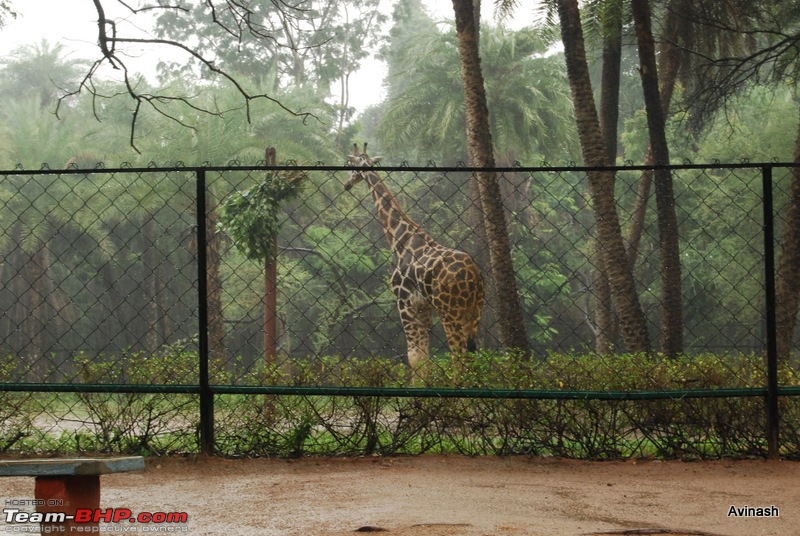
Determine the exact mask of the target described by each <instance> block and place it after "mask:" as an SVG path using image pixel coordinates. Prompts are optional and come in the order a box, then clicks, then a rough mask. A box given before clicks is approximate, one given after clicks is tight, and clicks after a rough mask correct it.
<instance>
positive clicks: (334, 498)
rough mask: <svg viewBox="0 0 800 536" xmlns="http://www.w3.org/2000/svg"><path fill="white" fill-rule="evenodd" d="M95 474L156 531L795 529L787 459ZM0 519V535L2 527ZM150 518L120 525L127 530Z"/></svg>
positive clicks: (334, 534) (794, 466)
mask: <svg viewBox="0 0 800 536" xmlns="http://www.w3.org/2000/svg"><path fill="white" fill-rule="evenodd" d="M101 482H102V498H101V506H102V507H103V508H130V509H131V510H132V511H133V512H135V513H137V512H159V511H160V512H187V513H188V514H189V520H188V523H186V524H185V525H179V524H172V525H162V526H161V527H160V528H159V530H160V531H161V532H167V529H170V530H169V532H188V533H191V534H238V535H256V534H259V535H275V536H290V535H291V536H293V535H304V536H306V535H311V536H316V535H320V536H322V535H325V536H342V535H346V534H348V535H355V534H358V533H360V532H381V533H385V534H387V535H389V536H417V535H426V536H427V535H431V536H440V535H459V536H460V535H464V536H473V535H498V536H502V535H510V536H515V535H543V536H551V535H594V534H672V535H688V534H712V535H725V536H753V535H781V536H793V535H798V534H800V486H798V482H800V463H796V462H786V461H780V462H768V461H760V460H753V461H715V462H658V461H637V462H633V461H627V462H580V461H570V460H559V459H540V458H525V457H513V458H494V457H492V458H465V457H458V456H420V457H413V458H412V457H408V458H404V457H401V458H381V457H369V458H350V459H315V458H310V459H308V458H307V459H301V460H274V459H272V460H270V459H258V460H226V459H215V458H187V459H159V458H155V459H149V460H147V467H146V469H145V470H144V471H140V472H133V473H120V474H114V475H106V476H103V477H102V480H101ZM32 496H33V479H32V478H21V477H14V478H2V479H0V501H4V502H5V500H7V499H9V498H12V499H19V498H26V497H32ZM6 504H9V503H6ZM772 505H774V506H776V507H777V508H778V509H779V510H778V512H779V517H771V518H754V517H749V518H742V517H733V516H729V515H728V513H729V510H730V507H731V506H734V507H738V508H742V507H745V506H750V507H769V506H772ZM2 523H3V520H2V519H0V532H4V533H11V532H12V529H11V528H10V527H11V526H10V525H6V526H5V527H3V526H2ZM105 527H106V528H107V529H109V530H108V532H111V531H112V530H113V529H114V527H113V526H105ZM154 527H155V526H154V525H131V526H130V527H129V526H128V525H124V526H120V528H125V529H126V531H132V530H134V529H135V530H136V531H137V532H148V531H151V530H149V529H153V528H154ZM648 529H649V530H648ZM656 529H659V530H656ZM117 532H118V531H117Z"/></svg>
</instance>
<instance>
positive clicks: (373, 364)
mask: <svg viewBox="0 0 800 536" xmlns="http://www.w3.org/2000/svg"><path fill="white" fill-rule="evenodd" d="M75 360H76V362H77V363H78V364H79V365H80V366H81V367H82V370H83V374H84V379H85V381H92V382H108V381H121V378H123V377H124V378H125V379H127V380H128V381H129V382H140V383H146V382H147V381H148V380H149V381H152V382H167V381H169V380H171V379H172V380H175V381H181V382H182V381H193V378H196V374H197V370H196V354H195V353H194V352H186V351H184V350H181V349H178V348H175V349H173V350H171V351H169V352H168V353H165V354H164V355H163V356H154V355H144V354H126V355H124V356H118V357H117V358H116V359H113V358H112V357H111V356H108V357H107V358H106V359H103V360H91V361H90V360H87V359H86V358H85V357H83V356H77V357H76V358H75ZM779 375H780V382H781V385H782V386H795V387H797V386H800V369H798V368H797V366H796V365H788V364H784V365H782V367H781V369H780V374H779ZM764 376H765V374H764V368H763V360H762V358H761V357H760V356H755V355H752V356H744V355H742V356H727V357H720V356H716V355H711V354H708V355H702V356H698V357H687V356H682V357H679V358H677V359H668V358H664V357H660V356H656V357H648V356H644V355H619V356H614V357H603V358H600V357H598V356H596V355H556V354H553V355H548V356H546V357H544V358H542V359H539V360H534V361H526V360H524V359H520V358H519V356H515V355H511V354H502V353H491V352H482V353H479V354H477V355H474V356H472V357H471V358H470V359H467V360H465V361H462V362H453V361H451V360H449V359H444V358H436V359H435V361H434V366H433V367H431V370H430V376H429V378H428V380H427V382H426V384H427V385H428V386H430V387H438V388H440V389H449V388H452V387H467V388H469V387H473V388H481V389H524V390H539V391H542V393H543V394H544V395H546V396H547V395H551V396H556V398H554V399H516V398H514V396H513V394H512V395H510V396H509V398H499V399H495V398H484V399H481V398H476V399H463V398H442V397H431V398H397V397H388V396H387V397H361V396H338V397H331V396H301V395H288V396H272V395H269V396H268V395H218V396H217V397H215V423H216V424H215V434H216V440H217V443H216V449H217V452H218V453H219V454H223V455H258V456H287V457H291V456H301V455H354V454H420V453H426V452H433V453H459V454H467V455H477V454H497V455H510V454H529V455H545V456H562V457H570V458H585V459H619V458H631V457H634V458H636V457H658V458H665V459H671V458H680V459H698V458H699V459H705V458H720V457H730V456H732V457H741V456H764V455H765V452H766V444H765V439H764V426H765V424H764V407H763V401H762V400H761V398H760V397H753V398H698V399H692V398H682V397H678V393H677V391H676V390H679V389H711V390H715V389H724V388H744V387H752V388H762V387H763V386H764V383H765V377H764ZM251 379H254V380H256V381H257V382H259V383H261V382H265V383H266V384H267V385H271V384H275V385H295V386H347V387H385V388H400V389H402V388H404V387H409V386H411V385H412V384H411V383H410V374H409V370H408V368H407V366H406V365H405V364H404V363H402V362H398V361H397V360H390V359H381V358H375V359H368V360H358V359H345V358H338V357H325V358H318V359H305V360H295V361H293V362H292V364H291V368H290V369H287V368H286V367H279V366H277V365H276V366H275V367H273V369H271V370H265V371H263V372H261V373H259V374H256V375H253V376H252V378H251ZM223 381H227V380H225V379H223ZM414 386H417V385H414ZM662 390H665V391H674V392H676V396H675V397H673V398H665V399H661V400H632V401H622V400H597V399H593V397H592V396H591V395H589V392H597V391H615V392H633V391H662ZM575 391H577V393H575ZM559 393H564V394H570V396H571V398H565V399H562V398H558V397H557V395H558V394H559ZM581 393H583V394H581ZM26 396H27V397H28V399H29V401H28V403H26V404H22V405H16V406H14V408H15V410H17V411H18V412H22V413H23V414H24V416H23V420H25V419H27V421H26V422H27V424H25V425H24V426H22V427H18V428H17V429H16V431H15V430H11V429H10V428H9V427H7V426H4V427H2V428H0V446H4V448H5V449H8V450H10V451H14V452H25V453H34V452H57V453H71V452H93V451H102V452H130V453H139V454H148V455H153V454H164V453H170V452H197V451H198V445H197V442H196V441H197V437H196V435H195V430H196V427H197V425H198V413H197V400H196V398H195V397H194V396H189V395H154V394H114V393H96V394H77V395H68V396H65V397H60V398H54V396H53V395H52V394H49V393H39V394H26ZM798 402H799V401H798V400H796V398H791V397H786V398H783V399H782V400H781V411H782V432H781V439H782V445H783V454H784V455H785V456H787V457H798V456H800V429H799V428H798V426H797V423H798V422H800V403H798ZM40 406H42V407H48V408H50V411H51V412H52V414H54V415H56V414H58V415H62V417H61V419H63V420H66V421H71V422H82V423H83V426H82V427H79V428H72V429H64V428H52V429H51V430H50V431H48V430H47V429H46V428H41V425H36V426H34V425H33V423H32V417H33V415H35V414H36V413H38V412H39V411H41V410H40ZM3 407H5V406H0V408H3ZM0 411H2V410H1V409H0ZM20 430H22V431H23V433H20Z"/></svg>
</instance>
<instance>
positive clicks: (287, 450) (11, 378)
mask: <svg viewBox="0 0 800 536" xmlns="http://www.w3.org/2000/svg"><path fill="white" fill-rule="evenodd" d="M771 169H772V170H773V184H774V188H775V208H774V214H775V217H776V219H775V233H776V243H777V244H780V243H781V240H782V234H783V232H784V226H785V225H784V224H785V220H784V218H785V214H786V205H787V203H788V197H789V196H788V193H789V188H790V183H791V180H792V168H791V167H788V166H775V167H774V168H771ZM670 171H671V174H672V178H673V181H674V189H675V197H676V199H675V211H676V214H677V219H678V234H679V239H680V267H679V269H680V271H681V296H682V304H681V306H682V307H681V311H682V318H683V323H684V325H683V338H684V346H683V349H682V350H683V351H682V353H681V355H680V356H678V357H665V356H662V355H658V354H654V355H645V354H631V353H626V348H625V343H624V341H623V339H622V336H621V335H620V330H619V326H618V322H614V321H612V322H611V323H610V324H607V325H606V328H605V330H606V331H603V328H601V327H599V326H598V322H597V310H598V308H599V307H600V305H599V304H600V301H601V300H600V299H599V298H598V292H599V285H600V284H602V278H600V277H598V274H601V273H602V272H601V271H600V270H599V269H598V262H597V259H598V257H597V253H596V243H595V240H594V237H595V234H596V233H595V231H596V229H595V221H596V218H595V214H594V211H593V206H592V201H591V198H590V196H589V192H588V189H587V187H586V181H587V178H586V177H587V170H585V169H579V168H574V169H571V168H513V169H503V170H497V179H498V181H499V184H500V192H501V195H502V202H503V206H504V208H505V216H506V222H507V227H508V236H509V239H510V245H511V257H512V261H513V266H514V271H515V274H516V285H517V288H518V293H519V298H520V303H521V307H522V311H523V320H524V329H525V333H526V336H527V339H528V340H529V341H530V345H531V352H530V355H521V354H519V353H516V352H513V351H506V350H505V349H504V348H503V342H502V335H501V331H500V329H499V322H500V321H501V320H503V319H502V318H500V313H499V312H498V298H497V295H498V291H497V288H496V287H495V285H494V282H493V279H492V277H491V273H492V272H491V263H490V256H489V250H490V247H489V244H488V242H487V240H486V239H485V238H483V236H484V234H485V233H484V232H483V231H482V228H483V216H482V212H481V210H480V208H479V207H480V205H479V203H478V202H477V201H476V200H477V199H478V194H477V193H476V189H475V187H474V181H473V179H472V178H473V176H474V172H473V170H466V169H461V168H410V167H386V168H383V169H380V170H378V175H379V176H380V177H381V178H382V179H383V181H384V182H385V185H386V186H387V187H388V189H389V191H391V192H392V194H393V196H394V198H395V199H396V200H397V202H398V203H399V205H400V206H402V208H403V210H404V211H405V213H406V214H407V215H408V216H409V217H410V218H411V219H413V220H414V221H415V222H417V223H418V224H419V225H420V226H421V227H422V228H423V229H425V230H426V231H427V233H428V234H429V235H430V236H431V237H433V238H434V239H435V240H436V241H437V242H439V243H440V244H442V245H445V246H447V247H453V248H457V249H460V250H463V251H465V252H467V253H469V254H470V255H471V256H472V257H473V258H474V260H475V261H476V263H477V264H478V266H479V267H480V269H481V271H482V273H483V275H484V278H485V280H486V282H487V293H486V303H485V305H484V308H483V315H482V318H481V322H480V327H479V332H478V336H477V343H478V348H479V350H478V351H477V352H474V353H470V354H468V355H466V356H457V357H458V358H454V356H451V355H450V354H449V351H448V345H447V340H446V338H445V336H444V331H443V329H442V326H441V325H440V322H439V321H438V320H434V322H433V329H432V334H431V340H430V352H431V365H430V367H429V368H427V369H426V373H425V375H424V376H421V375H417V376H415V374H414V371H412V370H411V369H410V368H409V366H408V364H407V346H406V339H405V336H404V332H403V329H402V324H401V318H400V315H399V313H398V311H397V302H396V298H395V295H394V294H393V292H392V289H391V286H390V280H391V276H392V271H393V269H394V267H395V262H396V252H393V250H392V249H391V248H390V244H389V242H388V241H387V236H386V234H387V233H386V229H385V226H384V224H382V222H381V221H380V218H378V217H377V215H376V204H375V202H374V199H373V197H372V196H371V193H370V189H369V187H368V186H367V185H366V184H359V185H356V186H355V187H354V188H352V189H351V190H349V191H345V190H344V184H345V182H346V180H347V178H348V170H347V169H344V168H340V167H326V166H311V167H291V168H286V167H264V166H261V167H236V166H231V167H229V168H207V169H203V170H202V173H203V175H204V178H205V186H206V188H205V190H204V193H205V201H206V203H205V207H203V208H204V213H205V215H206V218H205V225H204V226H198V224H197V220H198V218H197V213H198V206H197V199H198V198H197V191H196V189H197V180H198V173H199V171H198V170H197V169H194V168H192V169H189V168H185V169H184V168H169V169H166V168H145V169H140V168H120V169H94V170H65V171H54V170H47V169H45V170H42V171H37V172H24V171H21V170H16V171H14V172H10V171H9V172H0V176H2V183H1V184H0V222H1V223H0V251H2V263H1V264H0V382H2V384H1V385H0V398H2V404H0V417H2V421H1V422H2V424H0V451H3V450H19V451H56V452H72V451H113V452H153V453H162V452H179V451H196V450H198V449H199V448H200V446H199V445H200V438H199V435H200V431H199V430H200V429H201V424H200V409H199V407H200V404H199V401H198V394H197V390H196V389H193V387H195V386H197V385H198V377H199V374H200V372H201V368H202V367H201V358H202V357H203V356H201V355H200V353H201V352H200V350H201V348H202V346H203V345H202V344H201V341H200V339H201V338H205V339H206V340H207V349H208V356H207V357H208V376H209V383H210V384H212V385H214V386H218V387H220V386H221V387H227V388H229V389H227V390H225V389H221V390H218V391H217V392H218V394H217V395H216V396H215V399H214V400H215V401H214V405H215V420H214V435H215V438H216V439H215V445H214V448H215V450H216V451H217V452H220V453H225V454H242V453H245V454H280V455H299V454H303V453H307V452H311V453H325V454H336V453H352V452H384V453H393V452H415V453H416V452H430V451H437V452H438V451H455V452H464V453H523V452H524V453H533V454H554V455H561V456H578V457H592V458H604V457H621V456H647V455H661V456H665V457H676V456H699V457H705V456H712V457H715V456H726V455H751V454H755V455H764V454H765V453H766V449H767V446H766V443H765V439H764V435H765V433H764V430H765V427H766V423H765V419H766V417H765V407H764V406H765V403H764V399H763V398H762V396H763V389H764V388H765V384H766V365H765V360H764V356H765V347H766V340H767V333H766V324H765V310H766V302H765V296H766V291H765V286H764V285H765V284H764V266H765V250H764V219H763V198H762V182H761V181H762V169H761V167H759V166H744V165H743V166H714V167H701V166H678V167H674V168H672V169H671V170H670ZM287 178H290V179H291V180H293V181H296V185H297V186H298V189H297V191H293V192H291V193H292V194H293V195H285V196H284V195H283V194H282V193H281V192H279V190H280V188H279V187H278V186H279V185H280V181H283V180H285V179H287ZM648 180H649V179H648V174H647V172H646V170H643V169H638V168H622V169H619V170H617V173H616V192H615V196H616V199H617V206H616V208H617V211H618V213H619V220H620V225H621V228H622V233H623V236H624V237H625V238H626V245H627V247H628V253H627V254H628V255H629V257H628V258H624V259H618V262H621V263H623V262H626V263H630V265H631V266H633V274H634V278H635V281H636V287H637V291H638V297H639V300H640V302H641V307H642V309H643V311H644V315H645V317H646V319H647V325H648V328H649V337H650V340H651V341H652V343H653V346H654V347H656V348H657V347H658V341H659V336H660V333H661V330H662V321H661V314H662V313H661V305H662V304H661V299H662V298H661V296H662V294H661V291H662V288H661V285H662V278H661V272H660V270H661V267H660V264H659V243H660V242H659V240H660V237H659V229H658V225H657V215H656V202H655V199H654V194H653V193H649V194H647V193H645V186H646V184H647V181H648ZM276 185H278V186H276ZM270 192H271V193H270ZM262 194H263V195H262ZM259 196H260V197H259ZM383 202H385V201H382V200H379V203H378V205H379V206H380V203H383ZM259 203H260V204H259ZM264 203H266V205H265V204H264ZM265 207H266V208H265ZM237 211H238V212H237ZM203 227H204V228H203ZM271 229H275V230H277V235H276V236H275V237H273V235H272V234H271V233H269V232H268V231H270V230H271ZM637 233H640V235H641V238H636V236H637ZM198 236H202V237H204V239H205V242H206V248H205V252H204V253H205V255H204V257H205V263H206V267H207V269H206V273H205V276H206V277H205V283H206V288H207V293H206V295H205V296H201V297H200V298H198V283H199V280H198V254H199V253H200V252H199V251H198V243H199V242H198ZM243 237H244V238H243ZM248 237H249V238H248ZM248 239H249V240H250V241H251V242H250V247H249V249H248V246H247V245H246V243H245V242H244V241H246V240H248ZM253 244H256V245H259V244H260V246H259V247H260V248H262V250H263V251H267V252H269V251H272V248H273V247H275V251H276V253H277V255H276V257H275V259H274V260H272V259H267V258H263V256H262V257H259V256H258V255H253V254H252V252H253V250H254V249H253V248H254V247H255V246H253ZM273 244H275V245H274V246H273ZM256 249H258V247H256ZM253 257H257V258H253ZM270 267H277V274H276V276H275V277H274V281H273V280H272V279H271V277H270V276H269V273H270ZM270 297H273V298H274V299H275V300H276V303H275V305H270V304H271V303H272V302H271V301H270ZM201 301H204V305H206V306H207V319H201V318H200V314H199V310H200V305H201ZM273 318H274V320H275V324H274V327H270V319H273ZM271 330H274V333H273V332H272V331H271ZM599 335H605V339H606V340H607V341H608V345H609V346H608V347H607V348H606V349H605V350H604V351H598V347H597V344H598V338H599ZM201 336H202V337H201ZM797 342H798V341H797V340H795V341H794V343H795V344H794V345H793V348H797ZM797 357H798V356H797V353H796V352H794V353H793V354H792V356H791V357H790V358H789V359H788V360H785V361H783V362H781V364H780V370H779V374H780V381H781V386H782V387H783V388H792V387H798V386H800V384H798V379H797V378H798V369H797ZM26 385H27V386H31V389H28V390H26ZM33 386H35V388H34V387H33ZM81 386H91V388H81ZM148 386H149V387H150V388H148ZM165 386H166V388H165ZM263 386H278V387H287V388H296V389H295V390H294V391H292V390H291V389H290V390H289V391H287V392H289V393H291V394H287V395H279V396H275V395H264V394H219V393H236V392H237V391H236V389H235V388H242V389H245V388H252V387H263ZM182 387H184V388H185V389H182ZM337 387H342V388H375V389H389V391H387V392H381V391H376V392H374V393H373V394H377V395H382V396H358V393H348V394H346V395H344V396H328V395H325V394H320V393H321V391H320V392H316V394H315V392H314V391H313V389H312V390H311V391H309V393H311V394H304V393H303V392H302V391H301V390H299V388H337ZM407 388H412V389H417V390H416V391H414V392H415V393H417V394H419V395H421V397H408V398H403V397H395V396H392V391H391V389H395V390H400V389H407ZM425 388H433V389H439V390H441V389H450V388H459V389H462V391H460V392H459V393H460V394H466V395H469V394H470V393H472V394H473V395H474V396H477V398H468V397H467V398H442V397H441V396H433V395H437V394H441V391H435V392H430V393H425V392H424V389H425ZM420 389H421V391H420ZM748 389H750V391H747V390H748ZM691 390H694V391H697V392H700V391H703V393H702V394H701V396H702V398H693V397H692V396H689V397H686V392H687V391H691ZM737 390H738V391H737ZM102 391H107V392H102ZM168 391H173V392H168ZM666 391H674V392H675V395H674V396H673V397H670V396H660V397H653V398H660V399H655V400H649V399H646V398H647V397H644V396H643V397H641V398H642V399H638V400H609V398H614V397H613V396H605V397H604V396H603V394H602V393H604V392H605V393H607V394H608V393H637V392H638V393H641V392H661V393H662V395H663V393H664V392H666ZM709 391H715V392H717V393H719V394H720V397H717V396H716V395H715V394H714V393H713V392H711V393H710V394H709ZM239 392H244V391H239ZM254 392H257V391H254ZM559 392H570V393H573V394H574V393H578V394H577V395H574V396H571V397H569V399H567V398H566V397H565V398H563V399H562V398H560V397H559V396H558V393H559ZM476 393H477V394H476ZM515 393H525V395H524V396H517V395H516V394H515ZM535 393H541V394H542V396H539V397H537V396H536V394H535ZM580 393H584V394H582V395H581V394H580ZM754 393H755V395H757V396H754ZM723 394H724V395H726V396H725V397H722V396H721V395H723ZM792 394H794V393H792ZM727 395H731V396H727ZM604 398H605V399H604ZM781 410H782V413H781V415H782V421H781V439H782V443H781V444H782V453H783V454H784V455H788V456H796V455H797V454H798V453H800V428H799V427H798V426H797V423H798V422H800V419H798V417H800V415H798V411H799V410H800V408H798V404H797V400H796V398H794V397H788V396H784V397H782V398H781Z"/></svg>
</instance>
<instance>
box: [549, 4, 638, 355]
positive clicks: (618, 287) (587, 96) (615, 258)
mask: <svg viewBox="0 0 800 536" xmlns="http://www.w3.org/2000/svg"><path fill="white" fill-rule="evenodd" d="M558 16H559V19H560V21H561V36H562V41H563V42H564V56H565V59H566V63H567V76H568V78H569V84H570V89H571V90H572V99H573V103H574V106H575V120H576V122H577V127H578V134H579V137H580V142H581V150H582V152H583V158H584V161H585V162H586V164H587V165H589V166H604V165H608V161H607V159H606V148H605V144H604V143H603V136H602V132H601V130H600V122H599V120H598V118H597V109H596V108H595V104H594V95H593V94H592V84H591V79H590V78H589V67H588V65H587V63H586V50H585V47H584V42H583V28H582V26H581V20H580V12H579V10H578V2H577V0H558ZM588 178H589V194H590V196H591V198H592V204H593V206H594V211H595V218H596V220H597V240H598V242H599V244H600V250H601V252H602V255H603V257H604V260H605V266H606V270H607V272H608V281H609V284H610V286H611V293H612V296H613V297H614V300H615V303H616V306H617V313H618V315H619V320H620V324H621V325H620V328H621V331H622V336H623V338H624V340H625V345H626V346H627V348H628V350H629V351H631V352H650V340H649V336H648V333H647V322H646V320H645V316H644V311H643V310H642V306H641V304H640V303H639V296H638V295H637V293H636V285H635V282H634V279H633V272H632V271H631V269H630V265H629V264H628V263H627V262H626V260H625V244H624V242H623V240H622V229H621V228H620V224H619V215H618V214H617V206H616V201H615V199H614V179H615V178H614V173H613V172H609V171H591V172H589V173H588Z"/></svg>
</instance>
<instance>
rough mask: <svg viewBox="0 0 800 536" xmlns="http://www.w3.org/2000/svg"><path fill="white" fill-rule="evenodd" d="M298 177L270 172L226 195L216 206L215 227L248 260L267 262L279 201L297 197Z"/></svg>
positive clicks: (270, 256)
mask: <svg viewBox="0 0 800 536" xmlns="http://www.w3.org/2000/svg"><path fill="white" fill-rule="evenodd" d="M300 180H301V177H300V176H299V175H298V176H296V177H290V178H287V177H285V175H284V174H283V173H277V172H271V173H268V175H267V178H266V179H265V180H264V181H262V182H260V183H259V184H257V185H256V186H254V187H252V188H250V189H248V190H245V191H243V192H234V193H232V194H231V195H229V196H228V197H227V198H226V199H225V200H224V201H223V202H222V203H221V204H220V207H219V226H220V229H221V230H222V231H224V232H225V233H227V234H228V235H229V236H230V237H231V238H232V239H233V242H234V244H236V247H238V248H239V249H240V250H241V251H242V253H243V254H244V255H245V256H246V257H247V258H248V259H250V260H260V261H263V262H271V261H272V260H273V258H272V256H273V246H272V244H273V240H274V237H275V236H277V234H278V231H280V223H279V221H278V220H279V217H278V210H279V209H280V206H281V202H283V201H285V200H288V199H291V198H292V197H294V196H296V195H297V191H298V187H299V186H300Z"/></svg>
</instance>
